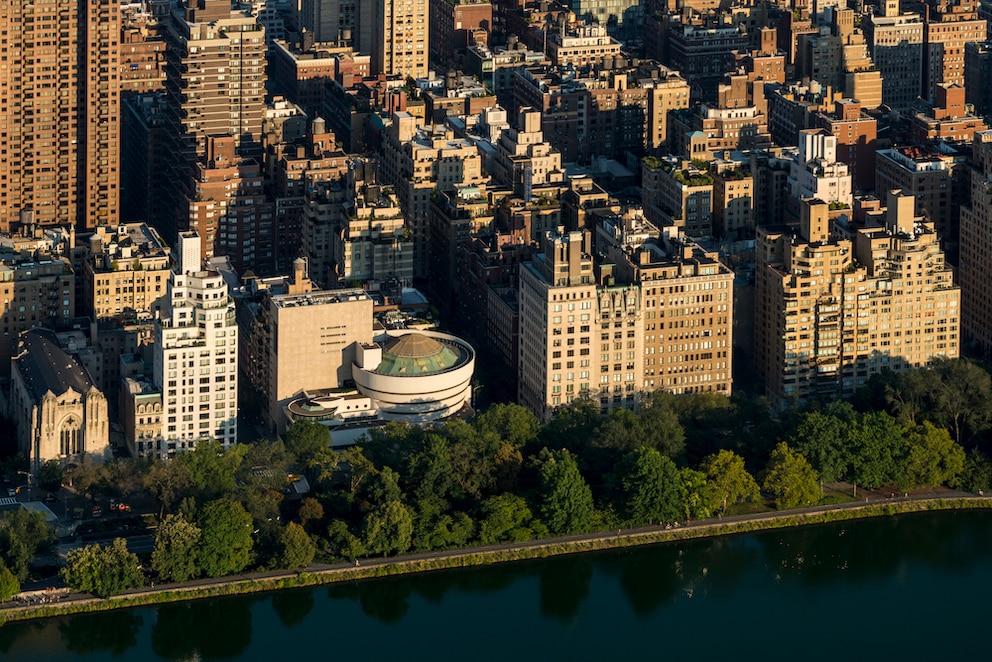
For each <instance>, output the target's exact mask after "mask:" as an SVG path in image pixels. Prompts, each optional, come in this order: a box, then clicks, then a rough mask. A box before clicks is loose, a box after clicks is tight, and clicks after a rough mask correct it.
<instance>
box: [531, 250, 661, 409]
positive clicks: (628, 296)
mask: <svg viewBox="0 0 992 662" xmlns="http://www.w3.org/2000/svg"><path fill="white" fill-rule="evenodd" d="M542 250H543V252H542V253H540V254H537V255H535V256H534V257H533V259H532V260H531V261H530V262H528V263H526V264H524V265H522V266H521V269H520V299H519V302H520V303H519V311H520V313H519V314H520V336H519V345H520V360H519V363H518V374H517V377H518V391H517V399H518V402H519V403H520V404H521V405H523V406H525V407H527V408H529V409H530V410H531V411H533V412H534V413H535V414H536V415H537V416H538V418H540V419H541V420H543V421H547V420H550V418H551V416H552V415H553V414H554V411H555V409H557V408H558V407H560V406H561V405H565V404H568V403H570V402H572V401H574V400H575V399H576V398H592V399H594V400H596V401H598V402H599V403H600V406H601V408H602V409H603V410H604V411H605V410H607V409H609V408H612V407H618V406H626V407H633V406H634V404H635V403H636V400H637V394H638V393H639V392H640V391H641V390H642V388H643V384H644V367H643V361H644V341H643V333H642V332H641V329H642V324H643V308H642V306H641V296H640V290H639V288H638V287H637V286H636V285H617V284H615V281H614V279H613V278H612V274H611V273H610V272H609V271H610V269H609V267H606V269H598V268H594V263H593V257H592V239H591V234H590V233H589V232H588V231H578V230H576V231H573V232H569V233H567V234H565V235H559V234H557V233H549V234H548V236H547V237H545V240H544V242H543V244H542Z"/></svg>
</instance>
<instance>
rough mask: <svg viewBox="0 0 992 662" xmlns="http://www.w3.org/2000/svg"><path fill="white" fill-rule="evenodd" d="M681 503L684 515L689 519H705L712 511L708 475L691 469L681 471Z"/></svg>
mask: <svg viewBox="0 0 992 662" xmlns="http://www.w3.org/2000/svg"><path fill="white" fill-rule="evenodd" d="M678 485H679V501H680V502H681V504H682V514H683V515H685V518H686V519H687V520H689V519H705V518H707V517H709V516H710V513H711V509H710V504H709V497H708V495H707V489H706V474H704V473H703V472H702V471H696V470H695V469H692V468H690V467H683V468H681V469H679V484H678Z"/></svg>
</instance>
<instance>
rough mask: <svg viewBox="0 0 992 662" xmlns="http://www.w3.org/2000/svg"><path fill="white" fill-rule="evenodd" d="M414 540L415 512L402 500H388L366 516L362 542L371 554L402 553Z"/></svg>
mask: <svg viewBox="0 0 992 662" xmlns="http://www.w3.org/2000/svg"><path fill="white" fill-rule="evenodd" d="M412 542H413V513H412V512H411V511H410V508H409V507H407V506H406V505H405V504H403V503H402V502H400V501H396V500H393V501H387V502H385V503H383V504H380V505H378V506H376V507H375V508H373V509H372V510H371V511H370V512H369V514H368V515H366V517H365V526H364V529H363V532H362V544H363V545H364V547H365V549H366V551H367V552H368V553H369V554H382V555H383V556H387V555H389V554H393V553H396V554H402V553H403V552H405V551H407V550H408V549H410V546H411V544H412Z"/></svg>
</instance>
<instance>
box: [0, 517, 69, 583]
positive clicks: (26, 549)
mask: <svg viewBox="0 0 992 662" xmlns="http://www.w3.org/2000/svg"><path fill="white" fill-rule="evenodd" d="M55 542H56V539H55V534H54V532H53V531H52V529H51V527H50V526H48V524H47V523H46V522H45V518H44V516H43V515H42V514H41V513H38V512H34V511H30V510H24V509H20V508H18V509H17V510H10V511H7V512H5V513H3V514H2V515H0V559H3V561H4V563H5V564H6V566H7V567H8V568H9V569H10V571H11V572H13V573H14V576H15V577H17V579H18V580H19V581H24V580H26V579H27V578H28V570H29V568H30V566H31V563H32V562H33V561H34V559H35V557H36V556H37V555H38V554H40V553H43V552H47V551H48V550H50V549H51V548H52V546H53V545H54V544H55Z"/></svg>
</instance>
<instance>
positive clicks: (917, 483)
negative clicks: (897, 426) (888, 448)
mask: <svg viewBox="0 0 992 662" xmlns="http://www.w3.org/2000/svg"><path fill="white" fill-rule="evenodd" d="M906 443H907V445H908V446H909V452H908V453H907V455H906V461H905V463H904V464H903V471H902V477H901V478H900V483H899V484H900V487H902V488H903V489H904V490H905V489H912V488H915V487H934V486H937V485H944V484H947V483H951V482H953V481H955V480H956V479H957V477H958V476H959V475H960V474H961V472H962V471H964V464H965V452H964V449H963V448H961V446H959V445H958V444H957V443H955V442H954V440H952V439H951V435H950V434H949V433H948V431H947V430H945V429H943V428H938V427H934V425H933V424H932V423H931V422H930V421H924V422H923V425H917V426H914V427H912V428H910V429H909V430H907V432H906Z"/></svg>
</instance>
